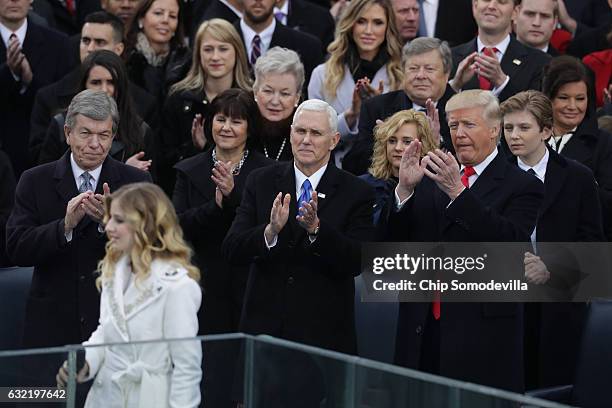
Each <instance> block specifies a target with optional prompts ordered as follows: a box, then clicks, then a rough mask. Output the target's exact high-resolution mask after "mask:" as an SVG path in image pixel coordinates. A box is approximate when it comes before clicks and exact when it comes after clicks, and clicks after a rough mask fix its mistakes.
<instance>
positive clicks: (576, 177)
mask: <svg viewBox="0 0 612 408" xmlns="http://www.w3.org/2000/svg"><path fill="white" fill-rule="evenodd" d="M512 161H513V162H514V163H516V159H515V158H513V159H512ZM536 239H537V241H538V242H541V243H548V242H593V241H603V240H604V235H603V227H602V220H601V207H600V204H599V199H598V192H597V183H596V182H595V178H594V177H593V172H591V170H589V168H587V167H586V166H583V165H581V164H580V163H578V162H576V161H574V160H570V159H567V158H565V157H563V156H561V155H559V154H557V153H556V152H555V151H553V150H552V149H549V158H548V164H547V165H546V176H545V179H544V201H543V202H542V206H541V207H540V210H539V211H538V223H537V227H536ZM538 256H540V257H541V258H542V260H543V262H544V263H545V264H546V266H547V268H548V270H549V271H550V273H551V280H550V282H553V285H555V286H557V287H558V286H564V287H567V286H571V285H572V282H571V281H574V282H575V280H574V279H575V278H576V277H577V274H576V272H579V267H578V266H579V265H578V264H577V262H576V259H575V257H574V256H573V255H571V254H569V253H567V252H565V251H564V250H563V248H562V247H559V248H557V247H554V246H550V245H548V244H542V245H540V246H538ZM555 275H556V276H555ZM568 281H570V282H568ZM584 311H585V305H584V304H583V303H541V304H540V303H532V304H528V305H526V311H525V336H526V340H527V341H526V342H525V347H526V349H525V352H526V356H527V357H528V358H525V362H526V367H525V368H526V370H525V372H526V374H527V377H530V376H531V378H530V382H531V386H532V387H533V388H535V387H550V386H555V385H565V384H571V382H572V381H573V379H574V372H575V368H576V357H577V353H578V349H579V345H580V338H581V334H582V328H583V325H584V316H585V314H584Z"/></svg>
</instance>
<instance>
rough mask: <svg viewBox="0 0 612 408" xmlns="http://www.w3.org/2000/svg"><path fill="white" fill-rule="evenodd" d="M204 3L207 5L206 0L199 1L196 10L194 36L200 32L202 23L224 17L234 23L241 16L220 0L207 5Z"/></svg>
mask: <svg viewBox="0 0 612 408" xmlns="http://www.w3.org/2000/svg"><path fill="white" fill-rule="evenodd" d="M204 5H206V2H205V1H202V2H198V4H197V5H196V9H195V10H194V16H193V21H194V23H195V25H194V27H193V28H194V29H193V36H194V37H195V35H196V33H197V32H198V27H200V24H202V23H203V22H205V21H208V20H211V19H213V18H222V19H223V20H226V21H229V22H230V23H231V24H234V23H235V22H236V21H238V20H240V16H239V15H238V14H236V13H234V11H233V10H232V9H231V8H229V7H227V6H226V5H225V4H223V3H221V2H220V1H219V0H213V1H212V2H211V3H210V5H208V6H206V7H203V6H204Z"/></svg>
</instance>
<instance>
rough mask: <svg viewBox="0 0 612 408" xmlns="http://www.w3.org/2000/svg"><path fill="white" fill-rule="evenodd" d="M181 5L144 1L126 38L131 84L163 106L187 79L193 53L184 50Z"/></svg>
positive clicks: (161, 0) (170, 1)
mask: <svg viewBox="0 0 612 408" xmlns="http://www.w3.org/2000/svg"><path fill="white" fill-rule="evenodd" d="M181 3H182V2H181V1H178V0H144V1H143V2H142V4H141V6H140V8H139V9H138V12H137V13H136V15H135V16H134V20H133V22H132V27H130V30H129V31H128V34H127V49H126V52H125V53H124V57H125V61H126V66H127V68H128V75H129V77H130V80H131V81H132V82H134V83H135V84H137V85H138V86H140V87H142V88H144V89H145V90H147V91H148V92H149V93H150V94H151V95H153V96H154V97H155V99H156V100H157V101H158V102H159V103H160V106H161V101H163V100H164V99H165V97H166V95H167V93H168V89H169V88H170V86H172V85H173V84H175V83H176V82H178V81H179V80H180V79H182V78H184V77H185V74H186V73H187V70H188V69H189V59H190V57H191V52H190V51H189V48H187V47H186V46H185V37H184V34H183V24H182V22H181V19H180V10H181Z"/></svg>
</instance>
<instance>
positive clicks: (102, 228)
mask: <svg viewBox="0 0 612 408" xmlns="http://www.w3.org/2000/svg"><path fill="white" fill-rule="evenodd" d="M104 231H105V230H104V225H102V224H98V232H99V233H100V234H104Z"/></svg>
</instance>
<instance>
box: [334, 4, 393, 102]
mask: <svg viewBox="0 0 612 408" xmlns="http://www.w3.org/2000/svg"><path fill="white" fill-rule="evenodd" d="M374 4H378V5H379V6H381V7H382V8H383V9H384V10H385V15H386V16H387V31H386V32H385V41H383V43H382V44H381V47H386V48H387V53H388V54H389V61H388V62H387V64H386V65H387V76H388V77H389V88H390V89H391V90H392V91H396V90H398V89H399V88H400V87H401V85H402V81H403V78H404V72H403V70H402V61H401V60H402V45H401V43H400V42H399V40H398V38H399V33H398V31H397V26H396V25H395V14H394V13H393V9H392V8H391V3H390V2H389V0H352V1H351V2H349V3H348V6H347V7H346V10H345V11H344V12H343V13H342V17H341V18H340V21H338V24H337V25H336V35H335V39H334V41H333V42H332V43H331V44H329V46H328V47H327V52H328V53H329V55H330V57H329V59H328V60H327V62H326V63H325V82H324V83H323V86H324V90H325V93H326V94H327V95H329V96H330V97H331V98H335V97H336V89H337V88H338V85H340V82H341V81H342V78H343V77H344V69H345V68H344V66H345V61H346V58H347V53H348V51H349V44H350V43H351V41H353V38H352V32H353V26H354V25H355V24H356V23H357V20H358V19H359V17H360V16H361V14H362V13H363V12H364V11H365V9H366V8H368V7H370V6H372V5H374ZM357 79H358V78H357ZM372 79H373V78H370V80H372ZM373 86H374V87H375V88H376V87H377V86H378V84H373Z"/></svg>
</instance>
